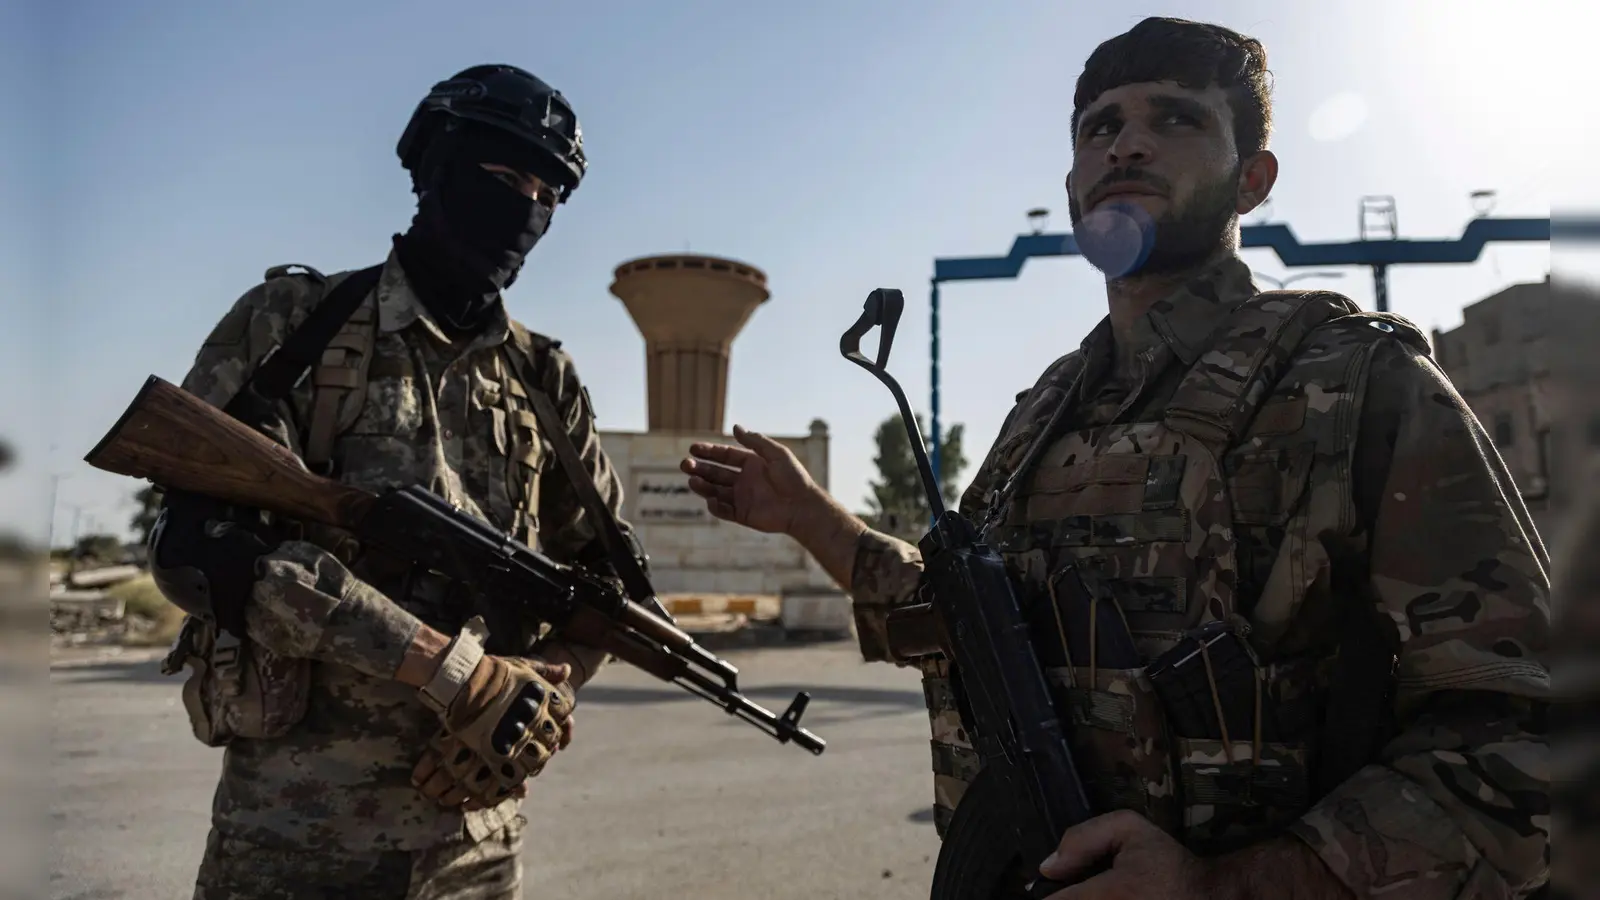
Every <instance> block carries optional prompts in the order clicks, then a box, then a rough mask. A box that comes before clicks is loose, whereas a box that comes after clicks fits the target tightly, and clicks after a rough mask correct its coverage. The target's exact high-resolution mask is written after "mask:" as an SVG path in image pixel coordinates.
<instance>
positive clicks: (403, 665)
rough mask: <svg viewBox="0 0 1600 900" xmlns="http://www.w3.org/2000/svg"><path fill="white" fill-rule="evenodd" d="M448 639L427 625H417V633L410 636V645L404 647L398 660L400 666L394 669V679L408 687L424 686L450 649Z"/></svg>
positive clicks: (430, 679)
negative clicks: (402, 655) (404, 651)
mask: <svg viewBox="0 0 1600 900" xmlns="http://www.w3.org/2000/svg"><path fill="white" fill-rule="evenodd" d="M450 641H451V638H450V636H449V635H447V634H444V633H443V632H441V631H439V630H437V629H435V628H430V627H428V626H427V625H419V626H418V627H417V633H416V634H415V635H413V636H412V638H411V646H410V647H407V648H406V653H405V656H404V657H403V658H402V659H401V660H400V667H399V668H398V669H396V670H395V673H394V680H395V681H398V682H400V683H401V684H404V685H406V686H408V687H414V688H419V689H420V688H422V687H423V686H425V685H426V684H427V683H428V682H430V681H432V680H433V676H434V675H435V674H436V673H438V671H439V664H440V663H441V662H443V661H444V657H445V654H446V653H447V652H448V651H449V649H450Z"/></svg>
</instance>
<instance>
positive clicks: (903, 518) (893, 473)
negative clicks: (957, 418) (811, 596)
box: [863, 415, 967, 541]
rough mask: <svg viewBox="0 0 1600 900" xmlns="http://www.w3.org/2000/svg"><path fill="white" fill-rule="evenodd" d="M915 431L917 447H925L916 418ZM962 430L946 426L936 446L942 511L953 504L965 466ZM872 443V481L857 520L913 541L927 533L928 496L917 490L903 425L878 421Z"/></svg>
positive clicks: (926, 438) (918, 478)
mask: <svg viewBox="0 0 1600 900" xmlns="http://www.w3.org/2000/svg"><path fill="white" fill-rule="evenodd" d="M917 429H918V430H919V431H922V432H923V437H922V443H923V446H924V447H925V448H926V447H928V446H929V445H931V444H932V442H933V437H932V435H931V434H929V433H928V432H927V431H926V430H925V428H924V426H923V424H922V416H920V415H918V416H917ZM963 430H964V429H963V427H962V426H961V425H960V424H959V423H957V424H955V425H951V426H950V430H949V431H948V432H947V433H946V434H945V435H944V441H943V442H942V444H941V445H940V447H939V470H940V471H939V494H940V496H941V497H942V498H943V500H944V503H945V506H946V507H953V506H954V505H955V504H956V501H957V500H958V499H959V498H958V496H957V492H956V482H957V479H959V478H960V477H961V471H962V470H963V469H965V468H966V467H967V458H966V456H965V455H964V454H962V452H961V434H962V431H963ZM873 440H874V441H875V442H876V443H877V445H878V455H877V456H876V457H874V458H873V460H872V461H873V462H874V463H876V464H877V466H878V479H877V480H876V481H874V482H872V484H871V488H872V494H871V496H869V497H868V498H867V509H868V512H867V514H866V515H865V516H864V517H863V518H865V519H866V521H867V524H869V525H871V526H872V527H873V528H876V529H878V530H879V531H882V532H884V533H885V534H892V535H894V536H896V537H900V538H904V539H906V540H910V541H915V540H916V539H917V538H920V537H921V536H922V535H923V533H924V532H926V531H927V530H928V521H929V520H930V519H931V518H932V515H933V512H932V510H930V509H929V508H928V492H927V490H926V489H924V488H923V486H922V473H921V472H920V471H918V469H917V458H916V456H914V455H913V454H912V452H911V438H910V435H908V434H906V426H905V423H904V421H903V420H901V418H900V417H899V416H890V417H889V418H887V419H885V420H883V422H882V423H880V424H879V425H878V431H877V434H875V435H874V436H873Z"/></svg>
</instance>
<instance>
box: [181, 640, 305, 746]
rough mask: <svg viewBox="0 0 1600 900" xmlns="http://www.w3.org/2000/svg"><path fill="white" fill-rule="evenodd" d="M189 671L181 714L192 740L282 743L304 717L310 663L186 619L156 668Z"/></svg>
mask: <svg viewBox="0 0 1600 900" xmlns="http://www.w3.org/2000/svg"><path fill="white" fill-rule="evenodd" d="M185 667H187V668H189V669H190V670H191V672H190V674H189V677H188V679H187V680H186V681H185V682H184V685H183V708H184V711H185V712H186V713H187V714H188V717H189V727H190V730H192V731H193V732H194V736H195V739H196V740H198V741H199V742H200V743H202V744H205V745H206V746H207V747H223V746H227V745H228V744H230V743H232V742H233V740H234V739H235V738H245V739H248V740H262V739H271V738H276V737H281V736H283V734H285V733H286V732H288V730H289V729H291V728H293V727H294V726H295V725H297V724H299V722H300V720H301V719H302V718H304V717H305V714H306V700H307V697H308V695H309V692H310V686H311V661H310V660H309V659H304V658H299V657H287V656H280V655H278V654H276V653H273V652H272V651H271V650H268V649H267V648H266V647H263V646H261V645H260V644H259V643H256V642H255V641H251V640H249V639H248V638H245V639H241V638H239V637H238V636H236V635H234V634H233V633H232V632H229V631H225V630H222V629H220V628H218V627H217V625H216V623H215V622H213V621H208V620H205V619H200V618H196V617H195V616H188V617H186V618H185V619H184V621H183V628H182V630H181V631H179V633H178V639H177V641H175V642H174V643H173V645H172V649H171V650H170V651H169V652H168V653H167V656H166V658H165V659H164V660H162V662H161V673H162V674H163V675H175V674H177V673H178V672H180V671H182V670H183V669H184V668H185Z"/></svg>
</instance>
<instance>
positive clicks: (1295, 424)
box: [851, 257, 1550, 900]
mask: <svg viewBox="0 0 1600 900" xmlns="http://www.w3.org/2000/svg"><path fill="white" fill-rule="evenodd" d="M1256 295H1257V291H1256V288H1255V286H1254V285H1253V284H1252V283H1251V281H1250V275H1249V270H1248V268H1247V267H1246V266H1245V265H1244V263H1243V262H1242V261H1240V260H1239V259H1238V258H1236V257H1229V258H1228V259H1227V260H1225V261H1224V262H1222V263H1219V264H1218V265H1216V266H1215V267H1213V268H1212V269H1210V270H1208V271H1206V272H1204V273H1203V274H1201V275H1199V276H1198V277H1196V278H1195V279H1194V280H1193V281H1191V282H1190V283H1189V284H1188V285H1187V286H1186V287H1184V288H1182V289H1180V290H1178V291H1176V292H1174V294H1173V295H1171V296H1169V297H1168V298H1166V299H1164V300H1162V301H1160V302H1158V303H1156V304H1155V305H1154V306H1153V308H1152V309H1151V311H1150V312H1149V313H1148V314H1147V315H1146V316H1144V317H1143V318H1142V319H1141V320H1140V322H1139V323H1138V326H1137V333H1136V335H1135V336H1134V338H1133V340H1132V341H1131V342H1130V345H1129V346H1125V347H1121V348H1118V352H1121V353H1127V354H1129V355H1130V356H1131V357H1133V358H1134V359H1135V360H1136V364H1135V365H1134V366H1133V367H1132V371H1133V372H1135V373H1136V374H1135V375H1134V376H1132V377H1131V378H1123V379H1120V380H1119V379H1117V378H1114V377H1111V373H1110V362H1111V359H1112V350H1113V345H1112V335H1111V330H1110V323H1109V319H1107V320H1105V321H1103V322H1102V323H1101V324H1100V325H1099V326H1098V327H1097V328H1096V329H1095V330H1094V331H1093V332H1092V333H1091V334H1090V335H1089V336H1088V338H1087V339H1085V340H1084V341H1083V343H1082V345H1081V347H1080V349H1079V350H1078V351H1077V352H1076V353H1072V354H1069V355H1067V356H1065V357H1063V358H1062V359H1060V360H1058V361H1057V362H1056V363H1055V364H1053V365H1052V366H1051V367H1050V368H1049V370H1048V371H1047V372H1046V373H1045V374H1044V376H1043V377H1041V378H1040V380H1039V382H1038V384H1037V385H1036V386H1035V387H1034V388H1033V389H1031V390H1030V391H1025V392H1023V393H1022V394H1019V395H1018V397H1017V404H1016V406H1015V407H1014V408H1013V410H1012V412H1011V414H1010V416H1009V417H1008V418H1007V420H1006V424H1005V425H1004V426H1003V428H1002V430H1001V433H1000V435H999V438H998V439H997V441H996V443H995V445H994V446H993V448H992V449H991V451H990V453H989V454H988V456H987V458H986V459H985V461H984V462H983V464H982V466H981V467H980V468H979V470H978V472H977V473H976V476H975V479H974V481H973V483H972V485H971V486H970V487H969V488H968V489H967V491H966V492H965V493H964V495H963V497H962V501H961V507H960V508H961V510H962V512H963V514H964V515H966V516H967V517H969V518H970V519H972V520H973V521H974V522H975V523H979V524H980V526H981V527H982V530H983V534H984V536H985V540H987V541H988V542H990V543H991V544H992V545H993V546H995V548H996V549H997V550H998V551H999V552H1000V553H1001V554H1002V556H1003V557H1004V558H1005V559H1006V562H1007V565H1008V567H1009V568H1010V570H1011V571H1012V572H1013V573H1014V575H1015V576H1016V577H1017V579H1018V583H1019V585H1020V588H1021V595H1020V596H1021V599H1022V602H1023V603H1024V607H1025V608H1024V612H1025V614H1026V615H1027V616H1028V618H1029V621H1030V627H1031V628H1032V630H1033V634H1034V640H1035V644H1036V646H1037V648H1038V651H1039V654H1040V658H1041V661H1042V662H1043V664H1044V665H1045V667H1046V669H1047V672H1046V674H1047V678H1048V680H1049V682H1050V683H1051V685H1052V688H1053V690H1054V692H1055V694H1056V700H1057V705H1058V708H1059V709H1060V710H1061V711H1062V713H1063V715H1064V716H1065V717H1066V720H1067V722H1068V723H1069V733H1070V734H1071V737H1070V740H1071V742H1072V744H1073V747H1074V752H1075V754H1076V755H1077V756H1078V758H1079V761H1080V766H1081V767H1082V769H1083V774H1084V777H1085V781H1086V788H1087V789H1088V791H1089V794H1090V797H1091V801H1092V802H1093V803H1094V805H1095V806H1096V808H1097V809H1098V810H1100V811H1102V812H1104V811H1108V810H1110V809H1113V808H1131V809H1136V810H1139V811H1140V812H1142V813H1143V814H1144V815H1146V816H1147V817H1149V818H1150V819H1151V820H1152V821H1153V822H1155V823H1157V824H1158V825H1160V826H1161V827H1163V828H1164V829H1165V830H1167V831H1168V832H1169V833H1172V834H1174V835H1175V836H1177V837H1179V839H1180V840H1182V841H1184V842H1185V844H1186V845H1188V846H1189V847H1191V848H1192V849H1195V850H1196V851H1197V852H1202V853H1205V852H1214V851H1216V850H1218V849H1223V848H1226V847H1229V846H1238V845H1240V844H1243V843H1248V842H1252V841H1255V840H1259V839H1262V838H1265V837H1269V836H1272V835H1274V834H1281V833H1283V832H1285V831H1287V832H1288V833H1291V834H1294V835H1296V836H1298V837H1299V838H1301V839H1302V840H1304V841H1305V842H1306V843H1308V844H1309V845H1310V846H1311V847H1312V848H1314V849H1315V850H1316V852H1317V853H1318V854H1319V855H1320V856H1321V858H1322V859H1323V860H1324V861H1325V862H1326V863H1327V864H1328V866H1329V868H1330V869H1331V871H1332V872H1333V873H1334V874H1336V875H1337V876H1338V877H1339V878H1340V879H1341V880H1342V881H1344V882H1345V884H1347V885H1348V886H1349V887H1350V888H1351V890H1352V891H1354V892H1355V894H1356V895H1357V896H1361V897H1368V896H1377V895H1380V894H1382V895H1387V896H1400V895H1402V894H1403V895H1404V896H1406V897H1408V898H1422V900H1429V898H1441V900H1443V898H1457V897H1496V898H1498V897H1508V896H1521V895H1524V894H1525V893H1527V892H1528V891H1531V890H1532V889H1535V888H1537V887H1538V886H1539V885H1540V884H1542V883H1543V881H1544V879H1545V877H1546V873H1547V870H1548V862H1549V860H1548V855H1549V841H1548V835H1549V803H1548V786H1549V785H1548V782H1549V774H1548V759H1547V748H1546V743H1545V738H1544V734H1543V706H1544V703H1545V702H1546V700H1547V695H1548V691H1549V675H1548V672H1547V670H1546V667H1545V664H1544V657H1545V654H1546V648H1547V641H1548V639H1549V616H1550V609H1549V584H1548V576H1547V570H1548V559H1547V557H1546V555H1545V550H1544V547H1543V545H1542V544H1541V543H1540V540H1539V538H1538V535H1537V533H1536V532H1535V530H1534V527H1533V524H1532V522H1531V520H1530V518H1529V516H1528V514H1527V511H1526V509H1525V508H1524V506H1523V504H1522V502H1521V499H1520V497H1519V495H1518V494H1517V491H1516V488H1515V486H1514V485H1513V484H1512V482H1511V478H1510V476H1509V475H1508V474H1507V471H1506V469H1505V467H1504V465H1503V463H1502V462H1501V460H1500V458H1499V456H1498V455H1497V454H1496V453H1495V451H1494V449H1493V447H1492V445H1491V444H1490V442H1489V440H1488V438H1487V437H1486V436H1485V434H1484V432H1483V429H1482V428H1481V427H1480V425H1479V423H1478V422H1477V420H1476V419H1475V418H1474V417H1473V415H1472V414H1471V412H1470V411H1469V410H1468V408H1467V406H1466V405H1465V403H1464V402H1463V401H1462V400H1461V398H1460V396H1459V395H1458V394H1457V393H1456V391H1455V390H1454V389H1453V388H1452V386H1451V385H1450V383H1449V381H1448V380H1447V379H1446V377H1445V376H1444V375H1443V374H1442V373H1441V372H1440V371H1439V370H1438V369H1437V368H1436V367H1435V366H1434V364H1433V362H1432V360H1431V359H1430V358H1429V356H1428V345H1427V342H1426V339H1425V338H1423V337H1422V335H1421V334H1420V332H1418V331H1417V330H1416V328H1415V327H1414V326H1412V325H1411V324H1410V323H1409V322H1406V321H1405V320H1403V319H1401V318H1400V317H1397V316H1392V315H1387V314H1360V313H1359V312H1356V311H1355V308H1354V306H1353V304H1349V301H1348V300H1344V299H1343V298H1337V300H1336V301H1328V298H1336V296H1337V295H1325V296H1324V298H1323V299H1324V301H1327V302H1320V303H1319V302H1307V303H1304V304H1299V305H1297V304H1296V303H1294V302H1291V301H1290V300H1287V299H1282V295H1277V296H1278V297H1279V299H1272V297H1273V295H1260V296H1259V297H1257V296H1256ZM1330 302H1331V303H1332V306H1330V305H1329V303H1330ZM1340 303H1342V304H1344V305H1345V306H1344V308H1343V309H1341V308H1339V304H1340ZM1319 309H1320V310H1321V312H1319ZM1351 312H1354V313H1355V314H1344V313H1351ZM1285 335H1288V336H1291V337H1295V338H1298V339H1299V340H1300V343H1299V344H1298V350H1297V351H1295V352H1294V353H1293V354H1287V353H1283V352H1280V350H1281V348H1278V349H1275V347H1274V341H1275V340H1276V339H1278V338H1279V337H1282V336H1285ZM1290 345H1291V346H1292V345H1293V341H1291V342H1290ZM1080 375H1081V376H1082V380H1081V382H1079V383H1077V384H1076V385H1075V384H1074V382H1075V381H1076V380H1077V379H1078V378H1079V376H1080ZM1062 407H1065V409H1066V415H1065V416H1064V418H1063V421H1062V423H1061V424H1060V425H1059V426H1058V427H1056V428H1054V429H1047V428H1046V425H1047V422H1048V420H1049V419H1050V418H1051V414H1052V413H1053V412H1055V411H1056V410H1057V409H1058V408H1062ZM1041 432H1045V433H1044V434H1043V436H1042V437H1041ZM1035 441H1039V442H1040V446H1039V451H1040V455H1039V456H1038V457H1037V464H1036V465H1035V466H1034V468H1033V469H1032V473H1031V475H1029V476H1027V477H1025V478H1023V479H1022V480H1020V482H1019V484H1018V485H1017V486H1016V489H1015V491H1014V492H1013V493H1011V494H1010V496H1009V500H1007V501H1005V502H998V503H995V501H996V492H997V491H998V490H999V488H1000V487H1001V485H1002V484H1003V483H1004V482H1005V481H1006V479H1007V477H1008V475H1009V474H1010V473H1011V472H1012V471H1014V470H1016V469H1017V467H1018V465H1019V463H1020V461H1021V459H1022V457H1024V456H1025V455H1026V454H1027V452H1028V451H1029V449H1030V447H1031V446H1032V445H1033V444H1034V443H1035ZM1000 496H1001V497H1004V495H1003V494H1002V495H1000ZM992 503H994V504H995V506H997V508H991V504H992ZM986 522H987V523H988V524H987V525H984V524H983V523H986ZM1069 562H1071V563H1075V564H1076V566H1077V568H1078V569H1080V570H1082V571H1084V572H1085V573H1086V575H1087V577H1089V578H1090V580H1091V581H1092V582H1093V583H1094V584H1098V585H1100V586H1101V587H1102V588H1103V589H1104V590H1106V591H1107V592H1109V594H1110V596H1112V597H1113V598H1114V599H1115V601H1116V603H1117V605H1118V606H1119V607H1120V610H1121V612H1122V614H1123V617H1124V619H1125V621H1126V623H1127V626H1128V629H1129V631H1130V632H1131V634H1132V636H1133V638H1134V643H1135V645H1136V646H1137V648H1138V651H1139V655H1140V656H1141V657H1142V659H1143V660H1144V661H1145V662H1146V663H1148V662H1149V660H1150V659H1151V658H1152V657H1154V656H1155V655H1157V654H1159V653H1160V652H1161V651H1163V650H1164V649H1166V648H1168V647H1170V646H1172V645H1173V644H1174V643H1175V642H1176V640H1177V639H1178V637H1179V636H1180V634H1182V633H1183V632H1184V631H1185V630H1187V629H1192V628H1195V627H1198V626H1200V625H1202V624H1204V623H1207V622H1227V623H1233V624H1234V625H1236V626H1238V627H1239V628H1240V629H1241V631H1242V632H1243V633H1244V634H1246V635H1247V636H1248V644H1249V646H1250V647H1251V648H1252V649H1253V651H1254V653H1255V655H1256V656H1257V657H1258V660H1259V662H1258V665H1259V666H1260V667H1261V672H1260V680H1258V681H1256V682H1255V683H1256V684H1257V685H1258V686H1259V689H1258V691H1257V697H1256V698H1255V701H1256V703H1257V705H1256V713H1255V717H1254V722H1255V727H1254V729H1253V730H1250V731H1249V732H1248V733H1245V734H1237V733H1235V734H1229V735H1225V737H1226V740H1219V739H1216V738H1215V737H1213V736H1200V737H1196V736H1193V735H1183V734H1176V733H1173V729H1172V728H1171V727H1170V726H1169V724H1168V723H1167V722H1166V721H1165V717H1164V716H1163V713H1162V710H1161V707H1160V704H1159V703H1158V702H1157V701H1156V698H1155V697H1154V695H1153V694H1152V691H1151V686H1150V682H1149V679H1148V677H1147V673H1146V672H1145V670H1144V669H1142V668H1135V669H1118V670H1108V669H1107V668H1106V667H1105V666H1103V665H1101V666H1098V667H1096V666H1095V665H1094V661H1093V660H1084V659H1069V658H1068V654H1067V652H1066V643H1067V642H1066V636H1065V635H1064V634H1062V633H1060V632H1059V631H1058V627H1059V623H1060V621H1061V619H1060V618H1058V614H1059V608H1058V607H1057V606H1056V601H1055V600H1054V599H1052V598H1053V597H1054V596H1055V591H1054V590H1053V587H1054V585H1053V584H1052V582H1053V581H1054V580H1055V577H1056V576H1057V575H1058V574H1059V573H1060V572H1061V571H1062V569H1063V567H1064V566H1065V564H1066V563H1069ZM920 567H921V561H920V557H919V554H918V551H917V549H916V548H915V547H913V546H911V545H909V544H906V543H904V542H902V541H899V540H896V539H894V538H892V537H888V536H885V535H882V534H879V533H877V532H872V531H869V532H867V533H866V534H865V535H864V536H863V537H862V539H861V540H860V542H859V544H858V547H857V556H856V560H855V563H854V567H853V572H852V576H851V578H852V591H851V593H852V596H853V599H854V602H855V605H856V617H857V624H858V632H859V634H860V643H861V650H862V653H863V655H864V657H865V658H866V659H868V660H890V661H893V662H896V663H897V664H915V665H917V666H918V667H919V668H920V669H921V670H922V672H923V683H924V690H925V694H926V698H927V703H928V708H929V712H930V716H931V721H932V739H933V740H932V751H933V768H934V776H935V777H934V781H935V801H936V814H937V817H936V823H937V825H938V828H939V832H940V834H941V836H943V835H944V833H945V830H946V828H947V826H948V823H949V819H950V816H951V811H952V810H953V808H954V807H955V805H956V803H957V802H958V801H959V800H960V798H961V796H962V793H963V792H964V790H965V789H966V786H967V785H968V784H969V783H970V782H971V780H972V779H973V777H974V775H975V773H976V771H977V770H978V759H977V756H976V755H975V753H974V752H973V750H972V745H971V743H970V741H969V740H968V739H967V735H966V733H965V731H964V729H963V725H962V722H961V719H960V716H959V714H958V713H957V712H956V704H955V702H954V700H953V698H952V694H951V685H950V681H949V678H948V675H949V670H948V666H947V664H946V663H945V662H944V661H943V660H942V658H941V657H938V656H934V657H920V658H914V659H913V658H909V657H906V656H900V655H897V654H896V652H895V651H894V650H893V649H891V647H890V646H889V644H888V640H887V631H886V626H885V623H884V619H883V616H884V613H885V612H886V611H887V610H889V609H891V608H894V607H896V606H901V605H905V604H908V603H911V602H914V601H913V598H912V592H913V589H914V586H915V583H916V580H917V576H918V574H919V572H920ZM1363 604H1366V605H1367V609H1368V610H1369V611H1375V612H1376V614H1377V615H1376V616H1375V617H1374V623H1375V627H1380V626H1378V625H1377V624H1376V623H1382V622H1388V623H1392V629H1391V638H1392V639H1394V640H1395V641H1396V643H1397V653H1398V670H1397V676H1396V679H1395V682H1394V685H1393V688H1392V690H1393V695H1392V703H1391V704H1390V705H1389V708H1374V709H1373V711H1372V712H1373V715H1385V716H1392V724H1391V726H1390V727H1391V729H1392V731H1391V734H1390V736H1391V738H1392V739H1391V740H1389V741H1388V742H1387V744H1386V745H1384V746H1383V749H1382V752H1381V754H1379V756H1378V758H1376V759H1372V760H1370V762H1369V764H1367V765H1366V766H1365V767H1363V768H1360V770H1359V771H1358V772H1356V774H1355V775H1354V776H1353V777H1350V778H1349V779H1348V780H1346V781H1344V782H1343V783H1342V784H1337V785H1331V786H1329V787H1330V788H1331V789H1329V790H1327V791H1326V792H1324V793H1323V794H1322V795H1321V796H1318V792H1317V791H1316V789H1315V786H1314V785H1313V784H1312V783H1311V781H1312V779H1311V777H1310V774H1309V773H1310V772H1312V771H1313V770H1314V768H1315V766H1316V764H1317V763H1318V762H1319V747H1320V745H1321V739H1320V738H1319V737H1318V734H1319V732H1318V724H1319V723H1320V722H1321V721H1322V715H1323V713H1324V711H1325V706H1326V699H1327V696H1328V689H1329V682H1330V680H1331V678H1332V673H1333V672H1334V671H1335V666H1334V662H1335V659H1336V656H1337V651H1338V649H1339V636H1340V634H1341V631H1340V630H1339V629H1338V628H1336V627H1334V626H1335V623H1338V622H1341V621H1342V620H1343V619H1344V617H1345V616H1346V615H1348V614H1351V613H1353V612H1355V611H1358V610H1359V609H1360V607H1361V606H1362V605H1363ZM1381 701H1382V698H1381V695H1380V697H1379V704H1378V705H1379V706H1382V702H1381ZM1263 710H1264V711H1265V714H1263ZM1264 722H1265V723H1267V725H1268V726H1269V727H1267V728H1263V727H1262V723H1264ZM1352 768H1353V767H1352Z"/></svg>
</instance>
